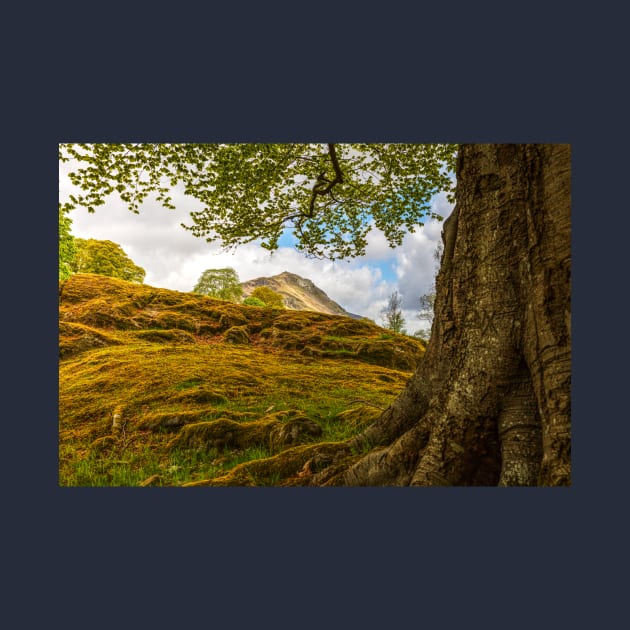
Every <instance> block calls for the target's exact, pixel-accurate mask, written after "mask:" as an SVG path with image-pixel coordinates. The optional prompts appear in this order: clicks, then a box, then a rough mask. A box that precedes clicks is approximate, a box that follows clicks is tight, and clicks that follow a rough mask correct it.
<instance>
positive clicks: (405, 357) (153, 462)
mask: <svg viewBox="0 0 630 630" xmlns="http://www.w3.org/2000/svg"><path fill="white" fill-rule="evenodd" d="M59 333H60V363H59V483H60V485H63V486H149V485H151V486H195V485H294V484H299V483H301V481H300V480H301V479H304V478H305V477H307V476H308V475H309V474H311V473H312V472H314V471H315V470H314V468H315V467H316V464H317V462H318V461H327V462H329V461H331V460H332V459H334V458H335V456H338V457H345V458H346V459H347V458H352V457H358V456H359V455H360V453H348V452H347V449H344V447H343V444H344V441H345V440H347V439H349V438H350V437H352V436H353V435H355V434H356V433H358V432H359V431H360V430H361V429H362V428H363V427H364V426H366V425H367V424H368V423H370V422H371V421H373V420H374V419H375V418H376V417H378V415H379V414H380V410H381V409H383V408H385V407H387V406H388V405H389V404H390V403H391V402H392V401H393V399H394V398H395V397H396V396H397V395H398V393H399V392H400V390H401V389H402V388H403V386H404V384H405V383H406V381H407V379H408V377H409V375H410V372H411V370H412V369H413V368H414V367H415V365H416V364H417V362H418V361H419V360H421V356H422V353H423V347H422V345H421V343H420V342H417V341H415V340H413V339H409V338H407V337H404V336H401V335H394V334H392V333H390V332H389V331H387V332H386V331H384V330H383V329H381V328H380V327H378V326H376V325H374V324H372V323H370V322H368V321H363V320H354V319H349V318H345V317H339V316H332V315H323V314H319V313H313V312H306V311H288V310H277V309H276V310H274V309H266V308H260V307H247V306H241V305H237V304H232V303H229V302H222V301H220V300H213V299H211V298H207V297H204V296H200V295H194V294H191V293H180V292H177V291H169V290H166V289H156V288H153V287H149V286H146V285H137V284H132V283H128V282H124V281H120V280H115V279H113V278H108V277H104V276H97V275H90V274H84V275H75V276H72V277H71V278H70V279H68V280H67V281H65V282H63V283H60V309H59Z"/></svg>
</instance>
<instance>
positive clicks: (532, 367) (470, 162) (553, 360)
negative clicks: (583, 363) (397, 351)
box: [310, 145, 571, 486]
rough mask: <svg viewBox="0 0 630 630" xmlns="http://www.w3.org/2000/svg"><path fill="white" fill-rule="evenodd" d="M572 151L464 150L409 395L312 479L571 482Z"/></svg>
mask: <svg viewBox="0 0 630 630" xmlns="http://www.w3.org/2000/svg"><path fill="white" fill-rule="evenodd" d="M570 174H571V157H570V147H569V145H462V146H461V147H460V150H459V156H458V163H457V192H456V205H455V208H454V210H453V213H452V215H451V217H449V219H447V221H445V223H444V228H443V233H442V237H443V240H444V253H443V255H442V261H441V268H440V272H439V274H438V278H437V281H436V299H435V318H434V323H433V327H432V331H431V339H430V341H429V344H428V349H427V352H426V354H425V356H424V359H423V361H422V363H421V365H420V366H419V368H418V369H417V371H416V372H415V374H414V375H413V377H412V378H411V380H410V381H409V383H408V385H407V387H406V388H405V390H404V391H403V393H402V394H401V395H400V397H399V398H398V399H397V400H396V401H395V402H394V403H393V404H392V405H391V406H390V407H389V408H388V409H387V410H386V411H385V412H384V413H383V414H382V416H381V417H380V418H379V419H378V420H377V421H376V422H375V423H374V424H373V425H371V426H370V427H368V429H367V430H366V431H365V432H364V433H362V434H361V435H360V436H358V437H357V438H356V439H355V440H354V442H353V444H352V446H355V447H359V446H362V447H365V445H368V446H369V447H370V450H369V452H368V453H367V455H365V456H364V457H362V458H361V459H359V460H358V461H356V462H355V463H354V464H353V465H351V466H350V467H347V468H345V469H344V468H342V469H341V470H339V469H334V468H333V467H329V468H327V469H324V470H323V471H321V472H319V473H317V474H315V475H313V477H312V478H311V480H310V481H311V483H312V484H313V485H417V486H434V485H464V486H467V485H502V486H508V485H509V486H513V485H517V486H532V485H570V483H571V413H570V401H571V391H570V389H571V311H570V300H571V282H570V272H571V234H570V223H571V217H570V205H571V199H570Z"/></svg>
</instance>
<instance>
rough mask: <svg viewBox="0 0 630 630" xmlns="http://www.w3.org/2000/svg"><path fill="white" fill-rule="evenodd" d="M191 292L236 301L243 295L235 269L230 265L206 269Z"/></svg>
mask: <svg viewBox="0 0 630 630" xmlns="http://www.w3.org/2000/svg"><path fill="white" fill-rule="evenodd" d="M193 293H201V294H202V295H208V296H210V297H214V298H218V299H219V300H229V301H230V302H236V301H238V300H239V299H240V298H241V296H242V295H243V288H242V287H241V284H240V280H239V279H238V274H237V273H236V271H235V270H234V269H233V268H232V267H225V268H223V269H206V270H205V271H204V272H203V273H202V274H201V276H200V277H199V280H197V284H196V285H195V286H194V288H193Z"/></svg>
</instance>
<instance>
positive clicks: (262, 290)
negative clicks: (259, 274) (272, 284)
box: [251, 286, 284, 308]
mask: <svg viewBox="0 0 630 630" xmlns="http://www.w3.org/2000/svg"><path fill="white" fill-rule="evenodd" d="M251 297H253V298H254V299H258V300H260V301H261V302H262V303H263V304H264V305H265V306H267V307H268V308H284V298H283V297H282V296H281V295H280V294H279V293H276V292H275V291H274V290H273V289H271V288H269V287H265V286H263V287H256V288H255V289H254V290H253V291H252V293H251Z"/></svg>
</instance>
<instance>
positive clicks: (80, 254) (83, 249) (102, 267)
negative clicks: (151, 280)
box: [72, 238, 146, 284]
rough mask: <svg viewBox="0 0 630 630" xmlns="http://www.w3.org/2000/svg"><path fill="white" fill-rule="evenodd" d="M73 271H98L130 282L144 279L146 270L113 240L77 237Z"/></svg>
mask: <svg viewBox="0 0 630 630" xmlns="http://www.w3.org/2000/svg"><path fill="white" fill-rule="evenodd" d="M74 243H75V246H76V254H75V257H74V261H73V263H72V271H73V273H98V274H100V275H102V276H111V277H112V278H120V279H121V280H127V281H129V282H138V283H140V284H142V282H143V281H144V276H145V273H146V272H145V270H144V269H143V268H142V267H139V266H138V265H136V264H135V263H134V262H133V260H131V258H129V256H127V254H125V251H124V250H123V248H122V247H121V246H120V245H118V244H117V243H114V242H112V241H99V240H97V239H94V238H89V239H82V238H75V239H74Z"/></svg>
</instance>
